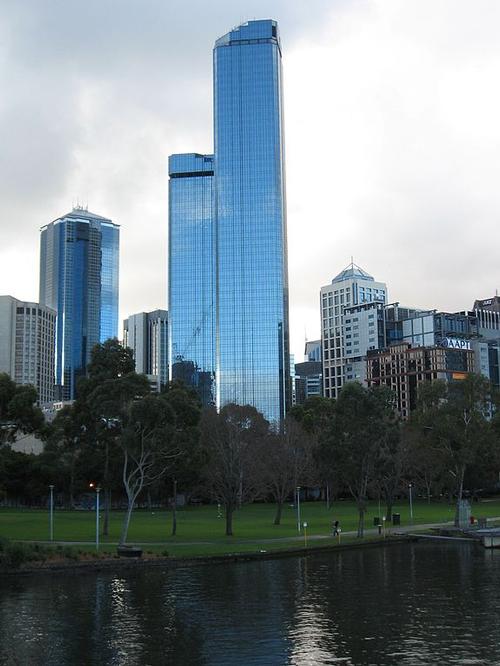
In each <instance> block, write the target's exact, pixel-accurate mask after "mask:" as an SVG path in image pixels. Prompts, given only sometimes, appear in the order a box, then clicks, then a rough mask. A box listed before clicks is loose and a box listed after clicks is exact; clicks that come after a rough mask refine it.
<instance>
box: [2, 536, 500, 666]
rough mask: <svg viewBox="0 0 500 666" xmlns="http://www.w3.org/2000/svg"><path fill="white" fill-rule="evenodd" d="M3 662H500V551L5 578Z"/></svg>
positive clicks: (362, 554)
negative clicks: (114, 573) (116, 573)
mask: <svg viewBox="0 0 500 666" xmlns="http://www.w3.org/2000/svg"><path fill="white" fill-rule="evenodd" d="M0 663H1V664H22V665H23V666H24V665H25V664H29V665H31V664H40V665H43V666H52V665H53V666H64V665H66V664H68V665H73V664H124V665H127V666H129V665H140V666H143V665H156V664H179V665H181V666H184V665H186V666H191V665H193V666H196V665H198V664H204V665H205V664H206V665H214V666H226V665H227V666H235V665H236V666H246V665H247V664H258V665H259V666H261V665H265V666H268V665H274V664H294V665H295V664H296V665H299V664H300V665H302V664H311V665H313V664H314V665H315V666H316V665H321V664H337V663H340V664H439V665H440V664H500V552H498V551H497V552H488V551H485V550H482V549H480V548H479V547H477V546H474V545H472V544H471V545H469V544H457V543H453V544H445V545H442V544H437V543H434V542H433V543H428V542H427V543H417V544H403V545H394V546H390V547H387V548H376V549H366V550H357V551H356V550H353V551H344V552H343V553H335V554H327V555H325V554H323V555H316V556H313V557H310V558H294V559H284V560H275V561H265V562H264V561H263V562H251V563H232V564H218V565H200V566H196V567H185V568H178V569H168V570H167V569H165V570H163V569H161V568H156V567H152V568H149V569H144V570H142V571H140V572H133V573H120V574H118V575H113V574H110V573H104V574H83V575H72V574H64V575H54V576H52V577H49V576H47V575H44V576H29V577H18V578H3V579H0Z"/></svg>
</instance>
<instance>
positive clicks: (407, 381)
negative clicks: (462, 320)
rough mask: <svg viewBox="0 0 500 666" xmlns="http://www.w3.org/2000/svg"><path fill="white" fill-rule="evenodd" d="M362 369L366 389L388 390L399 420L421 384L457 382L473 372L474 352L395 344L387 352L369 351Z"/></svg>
mask: <svg viewBox="0 0 500 666" xmlns="http://www.w3.org/2000/svg"><path fill="white" fill-rule="evenodd" d="M366 366H367V368H366V381H367V383H368V386H387V387H388V388H390V389H391V390H392V391H393V393H394V399H395V406H396V409H397V410H398V412H399V414H400V416H401V418H403V419H407V418H408V417H409V415H410V412H411V411H412V410H413V409H415V407H416V404H417V392H418V387H419V385H420V384H422V383H423V382H432V381H435V380H437V379H441V380H444V381H447V382H449V381H454V380H456V381H458V380H462V379H465V377H466V376H467V375H468V374H469V373H471V372H476V365H475V357H474V352H473V351H472V350H471V349H470V345H469V346H467V344H466V345H465V346H464V347H462V348H447V347H443V346H437V345H436V346H432V347H425V346H423V345H421V346H417V347H412V346H411V345H410V344H409V343H408V342H403V343H396V344H394V345H392V346H391V347H388V348H387V349H382V350H373V351H369V352H368V355H367V361H366Z"/></svg>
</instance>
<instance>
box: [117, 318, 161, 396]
mask: <svg viewBox="0 0 500 666" xmlns="http://www.w3.org/2000/svg"><path fill="white" fill-rule="evenodd" d="M123 344H124V346H125V347H130V348H131V349H132V351H133V352H134V360H135V371H136V372H138V373H139V374H144V375H147V376H148V377H149V379H150V381H151V383H152V384H154V385H155V387H156V388H157V390H158V391H160V389H161V386H162V385H163V384H168V312H167V311H166V310H155V311H154V312H139V313H138V314H134V315H130V317H128V319H125V321H124V322H123Z"/></svg>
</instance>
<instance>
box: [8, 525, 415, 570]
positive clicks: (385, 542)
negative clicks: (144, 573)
mask: <svg viewBox="0 0 500 666" xmlns="http://www.w3.org/2000/svg"><path fill="white" fill-rule="evenodd" d="M415 540H416V537H414V536H411V535H404V534H399V535H397V536H396V535H390V536H387V537H386V538H381V537H379V536H377V537H371V536H368V537H364V538H363V539H356V540H349V539H346V540H345V542H344V543H335V544H327V545H312V546H307V547H305V546H304V547H295V548H290V547H286V548H277V549H275V550H258V551H249V552H233V553H226V554H223V555H198V556H193V557H169V556H163V555H156V556H155V555H154V554H152V553H147V554H146V555H145V556H143V557H140V558H129V557H118V556H116V555H114V556H111V555H110V556H109V557H106V556H105V555H104V556H101V557H88V558H85V559H82V560H74V559H65V558H61V559H57V558H56V559H48V560H45V561H38V562H27V563H25V564H21V565H20V566H19V567H17V568H12V569H4V570H1V569H0V577H2V576H16V575H31V574H54V573H71V574H74V573H77V574H78V573H97V572H103V571H105V572H106V571H107V572H115V571H125V570H127V571H130V570H142V569H144V568H147V567H189V566H195V565H200V564H218V563H220V564H227V563H228V562H251V561H255V560H273V559H282V558H287V557H309V556H312V555H318V554H324V553H335V552H344V551H349V550H359V549H366V548H379V547H388V546H391V545H394V544H400V543H404V542H408V541H415ZM87 555H88V554H87Z"/></svg>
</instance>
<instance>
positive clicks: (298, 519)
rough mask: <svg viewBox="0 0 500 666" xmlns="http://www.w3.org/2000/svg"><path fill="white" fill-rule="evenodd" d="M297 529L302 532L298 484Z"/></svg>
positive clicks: (298, 487)
mask: <svg viewBox="0 0 500 666" xmlns="http://www.w3.org/2000/svg"><path fill="white" fill-rule="evenodd" d="M297 531H298V532H299V533H300V486H297Z"/></svg>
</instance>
